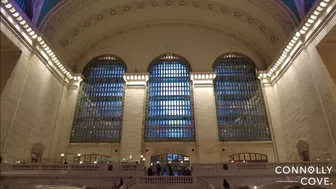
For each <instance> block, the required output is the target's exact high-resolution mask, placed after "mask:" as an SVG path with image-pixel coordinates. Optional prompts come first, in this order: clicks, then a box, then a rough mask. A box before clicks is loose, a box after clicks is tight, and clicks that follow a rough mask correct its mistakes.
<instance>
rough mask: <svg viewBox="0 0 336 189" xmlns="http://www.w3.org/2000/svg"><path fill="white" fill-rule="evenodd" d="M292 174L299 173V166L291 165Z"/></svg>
mask: <svg viewBox="0 0 336 189" xmlns="http://www.w3.org/2000/svg"><path fill="white" fill-rule="evenodd" d="M291 173H292V174H294V173H295V174H299V167H297V166H296V167H292V172H291Z"/></svg>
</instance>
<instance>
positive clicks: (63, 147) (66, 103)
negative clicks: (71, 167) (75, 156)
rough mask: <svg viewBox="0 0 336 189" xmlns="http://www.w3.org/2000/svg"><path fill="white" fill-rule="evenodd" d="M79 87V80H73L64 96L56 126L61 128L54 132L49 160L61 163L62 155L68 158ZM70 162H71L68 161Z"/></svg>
mask: <svg viewBox="0 0 336 189" xmlns="http://www.w3.org/2000/svg"><path fill="white" fill-rule="evenodd" d="M79 87H80V82H79V81H78V80H77V81H74V80H72V81H70V84H69V86H68V87H67V88H66V89H65V91H64V92H63V95H62V101H61V104H60V108H59V109H60V111H59V112H58V115H57V120H56V125H59V126H58V127H57V128H56V129H55V131H54V135H53V138H52V142H51V145H50V146H51V148H50V150H49V153H50V155H49V158H53V159H55V160H56V161H60V158H61V154H62V153H64V154H65V157H64V158H63V159H65V158H67V149H68V144H69V141H70V135H71V129H72V122H73V119H74V115H75V109H76V104H77V97H78V92H79ZM68 161H71V160H70V159H68Z"/></svg>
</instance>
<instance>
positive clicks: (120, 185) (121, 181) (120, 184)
mask: <svg viewBox="0 0 336 189" xmlns="http://www.w3.org/2000/svg"><path fill="white" fill-rule="evenodd" d="M123 185H124V181H123V179H122V178H120V183H119V188H121V187H122V186H123Z"/></svg>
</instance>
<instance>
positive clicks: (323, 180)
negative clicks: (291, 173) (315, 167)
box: [300, 177, 332, 186]
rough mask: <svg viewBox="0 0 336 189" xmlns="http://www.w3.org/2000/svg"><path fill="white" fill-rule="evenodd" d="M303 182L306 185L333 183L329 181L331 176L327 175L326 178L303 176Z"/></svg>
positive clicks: (329, 184)
mask: <svg viewBox="0 0 336 189" xmlns="http://www.w3.org/2000/svg"><path fill="white" fill-rule="evenodd" d="M300 182H301V184H302V185H304V186H306V185H311V186H313V185H316V184H318V185H324V186H331V185H332V183H330V182H329V178H328V177H326V178H315V177H310V178H307V177H303V178H301V180H300Z"/></svg>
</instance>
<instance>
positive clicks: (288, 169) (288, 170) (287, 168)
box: [282, 166, 291, 175]
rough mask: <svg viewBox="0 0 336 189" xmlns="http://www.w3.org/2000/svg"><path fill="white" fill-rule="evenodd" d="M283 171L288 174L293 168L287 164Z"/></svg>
mask: <svg viewBox="0 0 336 189" xmlns="http://www.w3.org/2000/svg"><path fill="white" fill-rule="evenodd" d="M286 170H287V171H286ZM282 172H283V173H284V174H286V175H287V174H289V173H290V172H291V169H290V168H289V167H288V166H285V167H283V168H282Z"/></svg>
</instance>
